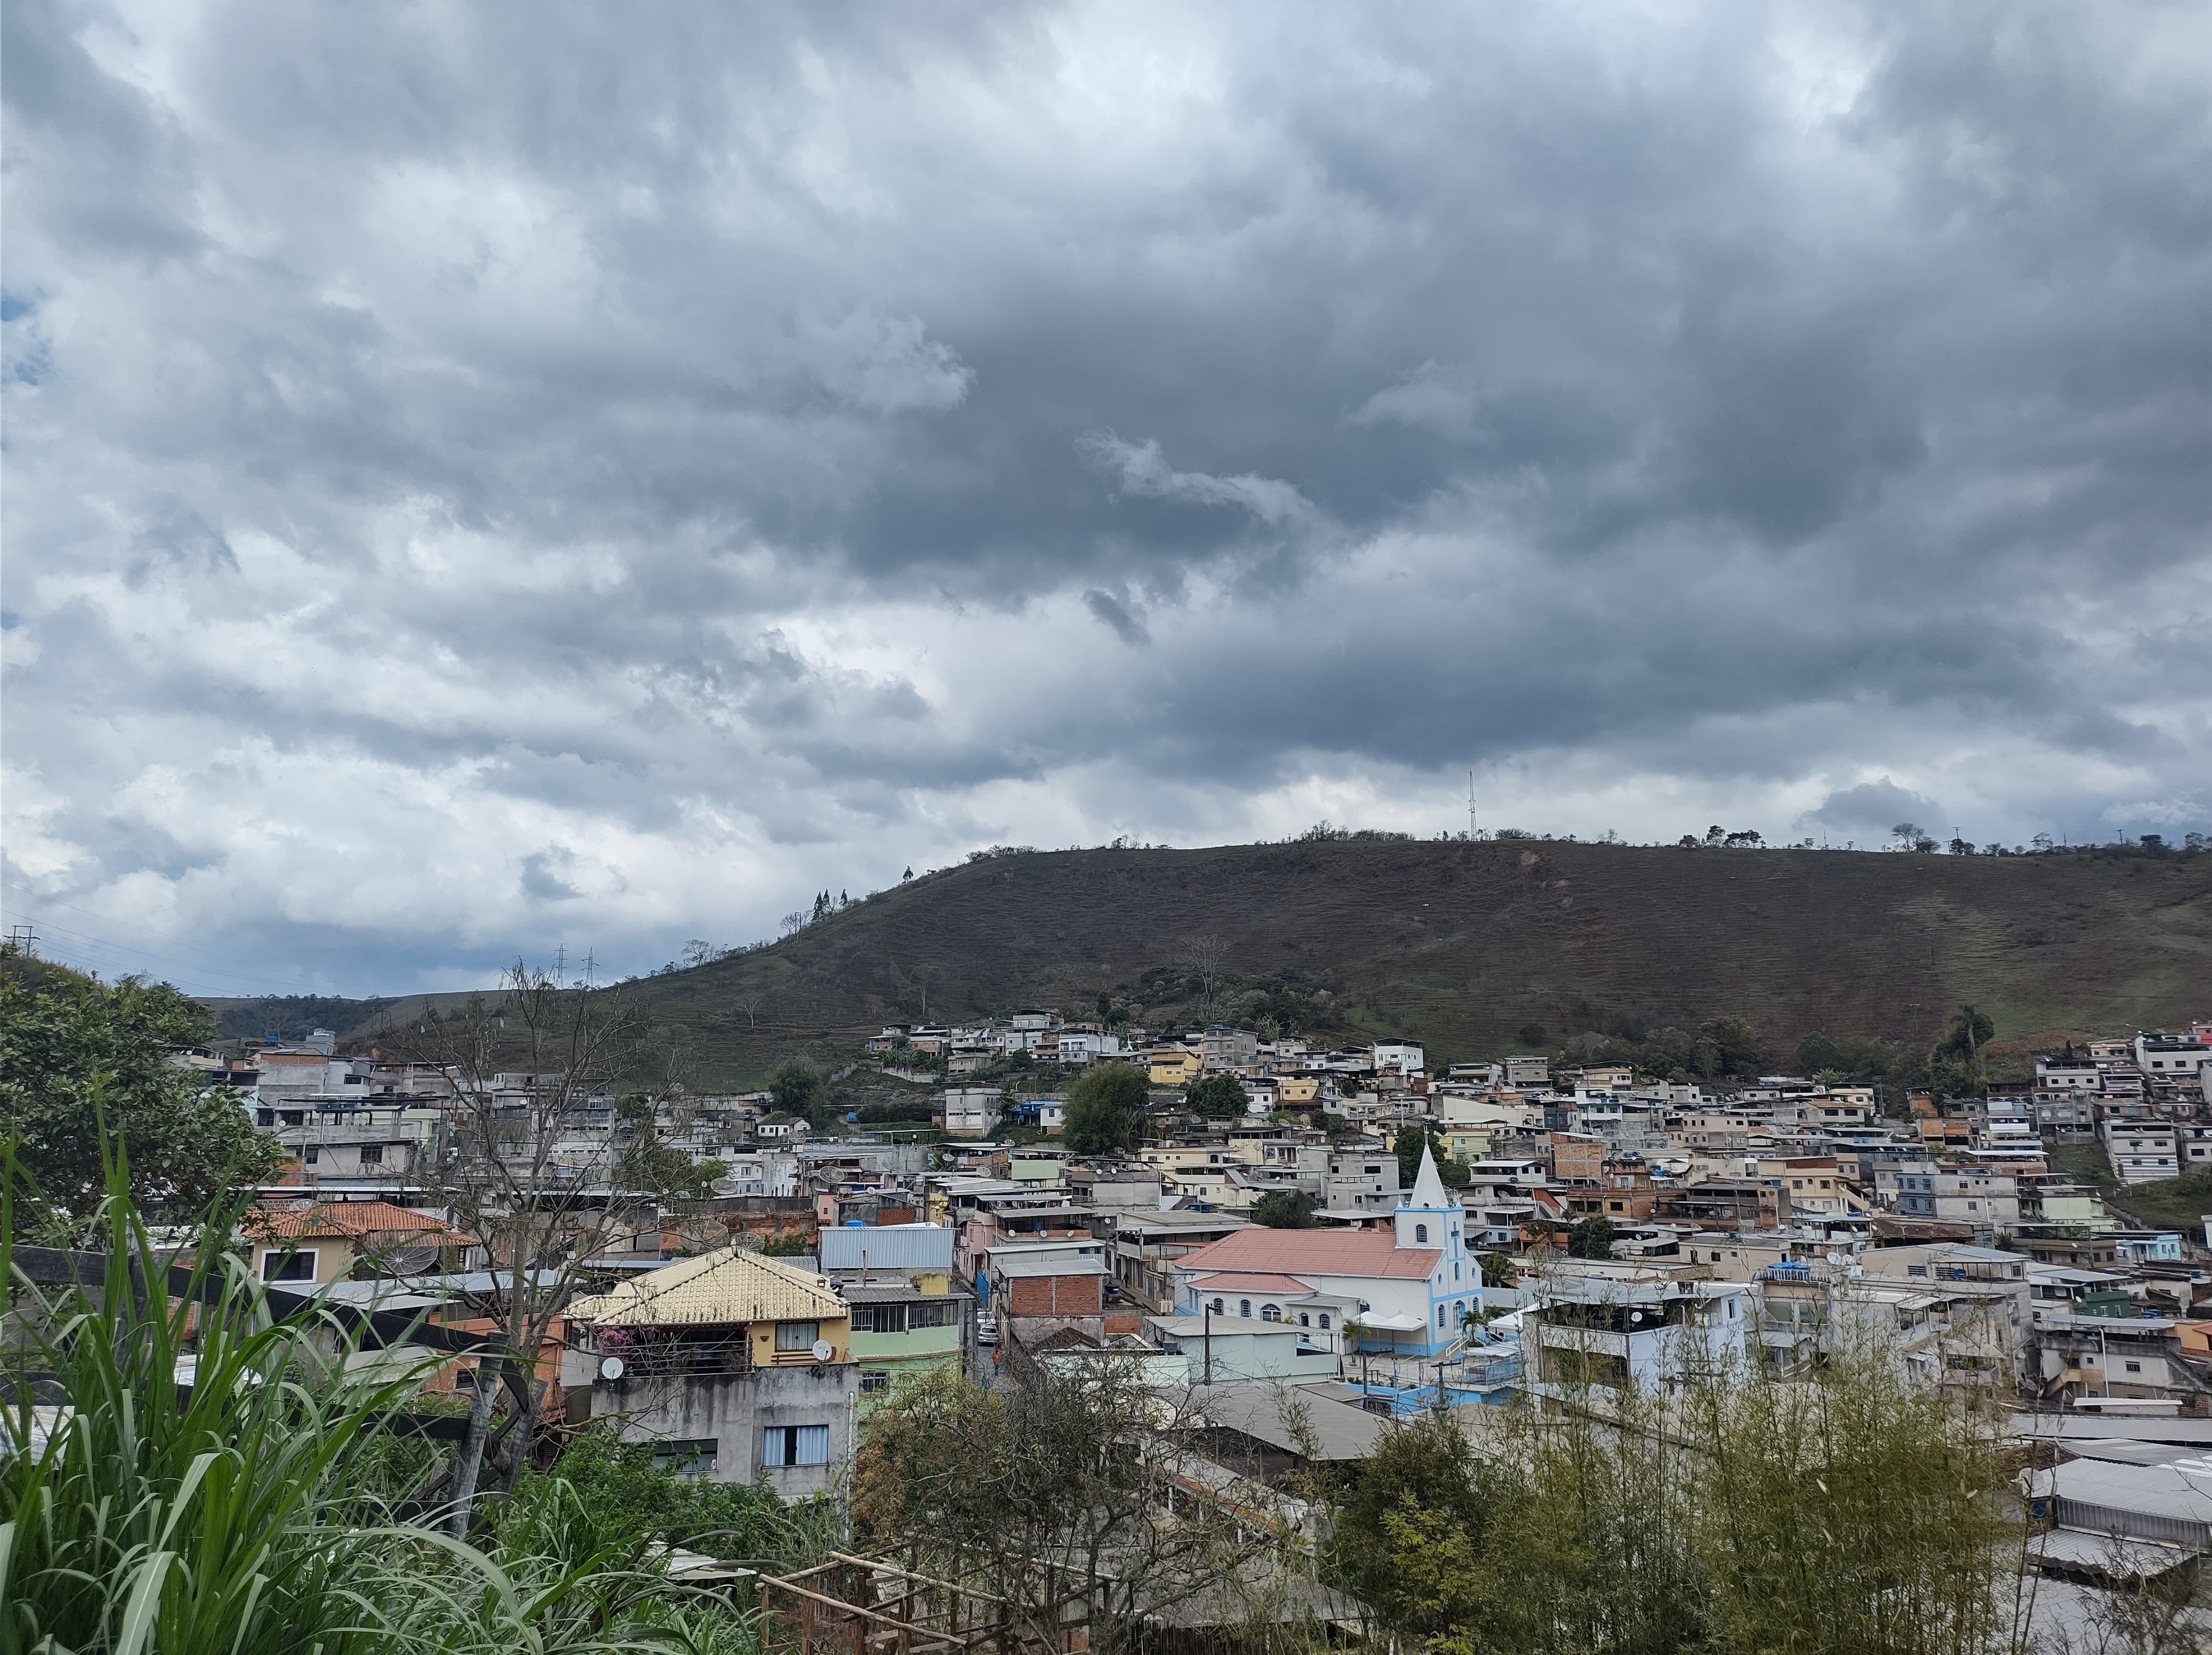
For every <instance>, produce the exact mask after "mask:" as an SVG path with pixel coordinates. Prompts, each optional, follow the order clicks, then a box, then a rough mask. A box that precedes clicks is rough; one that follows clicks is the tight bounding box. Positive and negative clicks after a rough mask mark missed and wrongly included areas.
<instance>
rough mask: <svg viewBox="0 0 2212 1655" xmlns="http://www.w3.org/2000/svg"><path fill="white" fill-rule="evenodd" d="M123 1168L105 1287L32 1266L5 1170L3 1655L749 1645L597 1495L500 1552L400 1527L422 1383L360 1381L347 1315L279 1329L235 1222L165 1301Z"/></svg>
mask: <svg viewBox="0 0 2212 1655" xmlns="http://www.w3.org/2000/svg"><path fill="white" fill-rule="evenodd" d="M110 1162H111V1165H110V1178H109V1195H108V1198H107V1201H106V1204H105V1206H104V1207H103V1208H102V1209H101V1211H100V1214H99V1215H98V1220H97V1222H96V1224H94V1226H91V1227H92V1229H93V1230H94V1233H96V1234H97V1235H98V1236H99V1238H100V1242H101V1244H103V1245H104V1246H105V1248H106V1265H105V1269H104V1274H103V1275H102V1277H101V1279H100V1281H98V1283H97V1284H85V1285H70V1286H64V1287H47V1288H41V1287H39V1286H37V1285H35V1284H33V1282H32V1281H30V1280H29V1279H28V1278H27V1276H26V1275H24V1274H23V1273H22V1272H21V1271H20V1270H18V1269H16V1258H15V1242H14V1239H13V1238H15V1235H17V1234H18V1233H19V1231H20V1228H21V1226H20V1225H19V1223H18V1220H19V1217H22V1216H27V1215H25V1214H21V1212H20V1211H19V1208H20V1206H21V1203H22V1202H24V1201H25V1200H26V1199H27V1198H33V1197H31V1194H30V1192H29V1191H28V1190H27V1185H26V1183H25V1181H24V1180H23V1179H22V1177H21V1174H20V1171H19V1169H18V1167H17V1166H16V1165H15V1161H14V1159H13V1158H12V1156H10V1157H9V1158H8V1160H7V1164H6V1167H5V1172H4V1182H0V1278H4V1279H5V1281H6V1283H7V1287H8V1295H9V1296H8V1305H7V1311H6V1316H5V1321H4V1325H0V1348H4V1351H5V1356H6V1361H7V1372H6V1376H5V1384H6V1396H5V1406H4V1409H3V1410H0V1655H15V1652H18V1651H21V1652H55V1655H66V1652H95V1651H97V1652H113V1655H140V1652H149V1651H177V1652H185V1651H191V1652H198V1651H210V1652H224V1655H256V1652H260V1651H272V1652H273V1651H278V1650H283V1651H295V1650H315V1651H319V1652H322V1655H349V1652H354V1651H371V1650H374V1651H378V1652H411V1651H434V1650H435V1651H446V1650H452V1651H463V1650H485V1651H490V1650H495V1649H496V1650H501V1651H511V1650H518V1649H523V1650H537V1651H552V1650H576V1651H584V1650H599V1649H617V1648H620V1649H690V1650H697V1651H701V1652H734V1651H741V1650H749V1649H750V1648H752V1647H753V1644H754V1640H753V1638H752V1636H751V1628H750V1622H747V1621H746V1620H745V1619H744V1617H743V1616H740V1615H734V1614H731V1613H729V1612H727V1611H726V1610H724V1609H720V1607H719V1606H717V1605H714V1604H713V1603H683V1602H678V1601H675V1600H672V1599H670V1598H667V1597H665V1596H664V1594H665V1591H666V1590H667V1589H666V1587H665V1582H663V1581H662V1580H661V1579H659V1575H658V1574H657V1573H656V1572H655V1571H654V1570H653V1568H652V1567H649V1565H648V1564H647V1560H646V1557H645V1552H646V1542H645V1540H644V1539H643V1538H641V1537H639V1536H632V1535H623V1534H614V1533H609V1532H606V1531H605V1528H604V1527H603V1526H601V1525H595V1524H593V1523H592V1521H591V1520H590V1518H588V1516H587V1514H586V1513H584V1512H582V1511H581V1509H580V1504H581V1503H580V1502H572V1506H573V1507H574V1509H570V1508H568V1507H564V1506H562V1503H561V1502H559V1501H557V1500H551V1501H547V1502H544V1506H543V1508H542V1509H541V1511H540V1512H539V1513H538V1516H537V1520H535V1521H533V1522H532V1523H530V1524H524V1525H518V1527H517V1529H516V1530H515V1532H514V1533H513V1535H511V1536H509V1543H507V1545H504V1546H502V1547H501V1548H500V1549H499V1555H496V1556H495V1555H491V1554H490V1553H488V1552H486V1551H483V1550H479V1549H475V1548H472V1547H470V1546H467V1545H465V1544H462V1543H460V1542H456V1541H453V1540H452V1539H450V1538H448V1537H447V1536H445V1535H444V1534H443V1533H442V1532H441V1531H439V1530H435V1529H433V1528H431V1527H429V1526H428V1525H427V1524H419V1523H410V1522H405V1521H402V1520H399V1519H398V1518H396V1517H394V1516H393V1515H392V1512H391V1510H390V1508H389V1507H388V1506H387V1505H386V1500H385V1499H384V1493H385V1491H384V1490H383V1489H382V1488H380V1486H379V1485H380V1479H379V1478H378V1476H376V1466H377V1463H378V1460H379V1455H378V1454H377V1452H376V1451H375V1445H376V1443H377V1437H378V1433H380V1431H381V1430H382V1429H383V1427H386V1425H387V1424H388V1422H389V1421H390V1419H391V1416H392V1415H394V1414H395V1413H397V1412H399V1411H401V1410H402V1409H404V1407H406V1406H407V1404H408V1403H409V1402H410V1399H411V1398H412V1397H413V1396H414V1395H415V1392H416V1384H417V1379H418V1378H419V1376H408V1377H401V1378H389V1377H380V1379H379V1381H378V1382H375V1383H369V1384H363V1383H359V1382H356V1381H351V1380H349V1378H347V1376H346V1373H345V1365H344V1360H343V1359H344V1356H345V1355H346V1354H348V1353H349V1351H350V1350H351V1349H352V1348H353V1344H352V1341H351V1339H350V1337H349V1336H348V1334H347V1332H346V1330H345V1329H343V1327H341V1326H340V1325H339V1324H338V1323H337V1321H336V1320H335V1319H334V1318H332V1317H329V1316H328V1315H326V1314H323V1313H305V1314H295V1315H289V1316H284V1317H276V1316H272V1315H271V1314H270V1307H269V1304H268V1301H267V1299H266V1297H265V1295H264V1292H263V1290H262V1287H261V1285H260V1284H259V1283H258V1281H254V1280H253V1279H252V1276H251V1275H250V1274H249V1273H248V1272H247V1271H246V1269H245V1267H244V1265H243V1263H242V1262H241V1261H240V1260H239V1259H238V1258H237V1257H235V1256H234V1255H233V1254H232V1253H231V1252H230V1250H229V1249H228V1239H229V1236H230V1233H231V1229H232V1221H233V1220H234V1218H235V1216H236V1214H235V1213H234V1212H230V1211H224V1212H218V1213H216V1214H210V1216H209V1217H208V1219H207V1220H205V1221H204V1223H203V1224H202V1225H201V1226H199V1229H198V1232H197V1237H196V1238H195V1244H194V1246H193V1248H192V1250H191V1252H192V1256H193V1257H194V1259H195V1260H196V1262H195V1263H192V1264H191V1267H190V1276H191V1281H190V1287H189V1289H188V1290H187V1291H185V1292H184V1293H182V1294H181V1295H180V1296H179V1298H178V1299H176V1300H175V1301H174V1302H173V1301H172V1298H171V1296H170V1293H168V1291H167V1267H168V1263H169V1259H168V1258H167V1257H166V1256H163V1255H162V1253H161V1250H159V1249H158V1248H157V1247H156V1245H155V1240H154V1238H153V1236H152V1235H151V1234H150V1233H149V1230H148V1228H147V1226H146V1225H145V1224H144V1222H143V1220H142V1219H141V1217H140V1215H139V1214H138V1213H137V1211H136V1209H135V1208H133V1206H132V1204H131V1201H130V1198H129V1195H128V1186H127V1183H125V1178H124V1173H123V1169H122V1167H121V1165H120V1161H119V1156H117V1155H115V1154H114V1153H112V1151H111V1154H110ZM186 1357H190V1358H191V1359H192V1362H191V1364H189V1365H187V1366H190V1367H191V1374H190V1377H191V1384H189V1386H185V1385H180V1384H179V1383H178V1378H179V1372H180V1359H183V1358H186ZM384 1372H385V1373H386V1374H388V1372H389V1371H388V1370H385V1371H384Z"/></svg>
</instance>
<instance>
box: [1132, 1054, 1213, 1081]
mask: <svg viewBox="0 0 2212 1655" xmlns="http://www.w3.org/2000/svg"><path fill="white" fill-rule="evenodd" d="M1145 1062H1146V1068H1147V1069H1148V1071H1149V1073H1150V1076H1151V1080H1152V1084H1153V1085H1154V1086H1182V1085H1185V1084H1186V1083H1188V1082H1189V1081H1192V1080H1197V1079H1198V1077H1199V1073H1200V1070H1201V1069H1203V1068H1205V1067H1206V1060H1205V1058H1204V1057H1203V1056H1200V1054H1199V1053H1198V1052H1195V1051H1193V1050H1190V1049H1189V1048H1188V1047H1184V1046H1156V1047H1154V1048H1153V1049H1152V1050H1151V1051H1149V1052H1146V1054H1145Z"/></svg>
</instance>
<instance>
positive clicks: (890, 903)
mask: <svg viewBox="0 0 2212 1655" xmlns="http://www.w3.org/2000/svg"><path fill="white" fill-rule="evenodd" d="M1200 939H1214V940H1218V941H1217V946H1218V954H1219V965H1218V971H1219V977H1218V981H1217V982H1216V983H1215V984H1214V993H1213V995H1212V1003H1213V1004H1214V1005H1215V1006H1216V1007H1226V1008H1229V1009H1231V1010H1232V1011H1234V1012H1238V1013H1243V1015H1245V1016H1247V1017H1248V1018H1249V1017H1250V1016H1252V1015H1254V1014H1255V1013H1260V1014H1272V1015H1275V1016H1277V1017H1278V1019H1279V1020H1280V1021H1282V1022H1283V1023H1284V1024H1285V1025H1286V1026H1294V1027H1302V1028H1304V1029H1307V1030H1309V1031H1313V1032H1321V1033H1329V1034H1337V1033H1340V1034H1342V1035H1344V1036H1346V1037H1352V1036H1357V1035H1359V1034H1363V1033H1364V1034H1375V1033H1383V1032H1390V1033H1399V1034H1406V1035H1410V1036H1413V1037H1418V1038H1420V1039H1423V1040H1425V1041H1426V1042H1427V1043H1428V1044H1429V1045H1430V1047H1431V1057H1432V1059H1437V1058H1443V1059H1449V1058H1453V1057H1471V1056H1477V1055H1480V1054H1485V1053H1491V1052H1496V1051H1499V1050H1504V1049H1506V1048H1508V1047H1510V1046H1511V1045H1513V1044H1515V1043H1516V1035H1517V1033H1518V1032H1519V1031H1521V1030H1522V1028H1523V1027H1524V1026H1526V1025H1531V1024H1535V1025H1542V1026H1543V1028H1544V1029H1545V1031H1547V1044H1553V1045H1555V1046H1556V1045H1558V1044H1560V1043H1562V1042H1563V1041H1565V1039H1566V1038H1568V1037H1571V1036H1572V1035H1575V1034H1577V1033H1578V1032H1580V1031H1601V1032H1607V1033H1624V1034H1627V1035H1629V1036H1630V1037H1635V1036H1636V1034H1637V1031H1639V1030H1641V1029H1643V1028H1644V1027H1649V1026H1656V1025H1676V1026H1680V1027H1684V1028H1694V1027H1695V1026H1696V1025H1698V1023H1699V1022H1700V1021H1701V1020H1703V1019H1708V1018H1714V1017H1722V1016H1734V1017H1741V1018H1743V1019H1747V1020H1748V1021H1749V1022H1750V1023H1751V1024H1752V1025H1753V1026H1754V1027H1755V1028H1756V1029H1757V1030H1758V1031H1759V1032H1760V1033H1761V1034H1762V1035H1764V1036H1765V1037H1766V1038H1767V1039H1768V1040H1769V1041H1770V1042H1771V1044H1773V1045H1774V1047H1775V1048H1776V1049H1777V1050H1784V1051H1786V1050H1790V1049H1792V1048H1794V1046H1795V1044H1796V1041H1797V1040H1798V1039H1799V1038H1800V1037H1802V1036H1803V1035H1805V1034H1807V1033H1810V1032H1813V1031H1824V1032H1826V1033H1828V1034H1831V1035H1835V1036H1839V1037H1841V1036H1850V1035H1877V1036H1883V1037H1888V1038H1891V1039H1894V1040H1898V1041H1899V1042H1902V1043H1904V1044H1907V1045H1917V1046H1924V1045H1925V1044H1927V1043H1928V1042H1929V1040H1930V1039H1932V1038H1933V1037H1934V1036H1935V1034H1936V1031H1938V1029H1939V1028H1940V1027H1941V1025H1942V1022H1943V1020H1944V1019H1945V1017H1946V1016H1947V1014H1948V1012H1949V1010H1950V1009H1951V1008H1952V1007H1954V1006H1956V1005H1957V1004H1958V1003H1959V1002H1960V1001H1972V1002H1974V1003H1975V1004H1977V1005H1978V1006H1979V1007H1982V1008H1983V1009H1984V1011H1985V1012H1987V1013H1990V1015H1991V1016H1992V1017H1993V1018H1994V1019H1996V1030H1997V1037H1998V1042H1999V1044H1998V1046H1997V1048H1996V1052H1997V1055H1998V1056H2000V1057H2002V1056H2004V1055H2005V1054H2006V1053H2008V1052H2009V1053H2011V1054H2014V1055H2015V1056H2017V1055H2018V1054H2021V1053H2024V1052H2026V1051H2027V1050H2033V1048H2035V1047H2037V1046H2039V1045H2042V1044H2056V1043H2057V1041H2058V1040H2060V1039H2063V1038H2064V1037H2067V1036H2069V1035H2072V1036H2075V1037H2080V1036H2082V1035H2086V1034H2092V1033H2098V1034H2101V1033H2106V1032H2109V1031H2127V1030H2132V1029H2134V1028H2136V1027H2138V1026H2158V1025H2170V1024H2172V1023H2174V1022H2176V1021H2178V1020H2179V1019H2183V1018H2185V1017H2186V1016H2190V1015H2202V1014H2203V1013H2205V1012H2206V1011H2208V1010H2212V856H2208V855H2195V856H2188V857H2181V856H2168V857H2164V858H2160V857H2149V856H2136V855H2124V854H2116V853H2105V852H2098V853H2075V854H2073V855H2051V856H2027V857H1981V856H1930V855H1894V854H1872V853H1864V852H1858V853H1854V852H1847V851H1790V850H1719V849H1699V850H1686V849H1653V848H1645V847H1638V846H1625V845H1603V844H1576V843H1562V842H1556V841H1535V842H1529V841H1504V842H1490V843H1464V844H1462V843H1436V842H1419V841H1413V842H1401V843H1291V844H1273V845H1231V846H1222V847H1218V848H1215V849H1202V850H1079V851H1054V852H1042V853H1024V854H1018V855H996V856H992V857H988V858H986V859H984V860H981V861H974V862H970V863H969V864H967V865H965V866H963V867H957V868H953V869H950V870H947V871H945V872H942V873H933V874H930V875H927V876H926V877H924V878H921V879H915V880H913V881H911V882H909V883H908V884H905V885H901V886H899V887H897V888H896V889H894V890H891V891H885V892H883V893H882V894H880V895H878V896H877V897H873V898H872V899H870V900H868V901H866V902H865V903H860V904H854V906H852V907H850V908H848V909H847V910H844V911H842V912H841V913H837V914H835V915H833V916H830V917H829V918H827V919H825V920H823V921H821V922H818V923H817V924H815V925H812V926H810V927H809V928H806V929H805V930H803V931H801V932H799V934H797V935H795V936H793V937H790V938H787V939H786V940H784V941H782V942H781V943H778V944H776V945H775V946H773V947H770V948H766V949H761V950H757V951H754V952H747V953H744V954H739V955H735V956H732V957H728V958H724V959H721V960H718V961H715V962H714V963H712V964H706V965H702V966H699V967H697V968H695V969H693V970H685V971H678V972H673V973H670V974H666V975H663V976H659V977H650V978H646V979H642V980H641V981H640V982H638V983H635V985H633V988H634V991H635V992H636V993H637V994H639V995H641V997H642V998H643V999H644V1000H645V1001H646V1002H647V1004H648V1005H649V1006H650V1007H651V1008H652V1009H653V1012H654V1013H655V1014H656V1015H657V1016H658V1017H659V1018H660V1019H662V1020H663V1021H665V1022H666V1023H668V1024H671V1025H677V1026H678V1027H681V1028H682V1029H684V1030H685V1031H687V1032H688V1035H689V1037H690V1044H691V1046H692V1050H693V1056H694V1063H695V1068H696V1072H697V1074H699V1076H700V1078H701V1080H702V1081H708V1082H714V1083H731V1082H736V1081H741V1080H750V1079H753V1078H756V1077H757V1076H758V1075H760V1074H763V1072H764V1071H765V1070H766V1068H768V1067H769V1065H771V1064H772V1063H773V1062H775V1061H777V1060H778V1059H780V1058H781V1057H782V1056H786V1055H787V1054H789V1053H791V1052H793V1051H794V1050H821V1051H824V1052H826V1051H828V1050H837V1049H842V1048H845V1047H848V1046H849V1044H850V1042H851V1040H852V1038H853V1037H855V1036H857V1035H860V1034H863V1033H866V1032H868V1031H872V1030H873V1029H874V1028H875V1027H876V1026H878V1025H880V1024H883V1023H885V1022H889V1021H894V1020H912V1019H919V1018H921V1017H922V1016H923V1015H924V1014H925V1012H926V1013H927V1016H928V1017H930V1018H931V1019H945V1018H957V1017H962V1016H969V1015H983V1014H987V1013H1005V1012H1009V1011H1012V1010H1015V1009H1017V1008H1018V1007H1025V1006H1043V1007H1055V1008H1060V1009H1063V1010H1066V1011H1069V1012H1080V1013H1093V1012H1094V1011H1095V1008H1096V1007H1097V1004H1098V1001H1099V997H1100V996H1101V995H1109V996H1112V997H1114V999H1115V1000H1116V1001H1119V1002H1120V1003H1121V1004H1122V1005H1124V1006H1126V1007H1128V1008H1129V1009H1131V1010H1132V1011H1133V1012H1134V1013H1136V1014H1138V1015H1139V1016H1142V1017H1144V1018H1146V1019H1147V1020H1150V1021H1152V1023H1153V1024H1154V1025H1155V1026H1158V1021H1159V1020H1160V1019H1164V1018H1165V1017H1169V1016H1175V1015H1178V1014H1180V1015H1182V1016H1183V1017H1184V1018H1186V1019H1188V1017H1190V1016H1192V1015H1194V1013H1195V1012H1196V1011H1197V1010H1198V1009H1199V1007H1198V1003H1197V1002H1199V1001H1200V1000H1201V999H1203V998H1204V984H1203V983H1202V982H1201V977H1202V972H1201V971H1200V970H1199V968H1198V967H1196V966H1195V965H1194V964H1193V963H1192V962H1193V958H1194V954H1195V955H1202V954H1203V953H1204V952H1206V948H1205V947H1204V946H1203V945H1202V944H1200V946H1197V947H1195V948H1194V940H1200ZM331 1003H332V1002H329V1001H325V1002H322V1005H323V1007H329V1006H330V1005H331ZM411 1003H412V1002H386V1003H384V1004H383V1005H381V1006H379V1007H376V1008H375V1015H374V1016H367V1017H364V1018H362V1019H357V1020H356V1025H355V1028H354V1030H353V1032H356V1033H358V1032H360V1031H362V1029H363V1028H366V1027H369V1026H374V1024H375V1023H376V1022H378V1021H380V1020H383V1019H387V1018H389V1017H391V1016H392V1015H393V1014H394V1013H395V1012H397V1013H404V1010H405V1007H407V1006H408V1005H409V1004H411ZM363 1009H364V1011H365V1012H366V1011H367V1010H368V1007H364V1008H363Z"/></svg>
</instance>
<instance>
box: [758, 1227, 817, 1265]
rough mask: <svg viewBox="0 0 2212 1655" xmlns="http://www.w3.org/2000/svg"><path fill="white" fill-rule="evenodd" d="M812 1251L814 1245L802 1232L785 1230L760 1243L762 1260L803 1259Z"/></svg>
mask: <svg viewBox="0 0 2212 1655" xmlns="http://www.w3.org/2000/svg"><path fill="white" fill-rule="evenodd" d="M813 1250H814V1243H813V1242H812V1241H811V1240H809V1239H808V1238H807V1234H806V1232H805V1231H804V1230H787V1231H785V1232H783V1233H782V1234H781V1235H775V1236H770V1237H769V1238H768V1239H767V1240H766V1241H763V1243H761V1256H762V1257H763V1258H804V1257H805V1256H807V1255H808V1254H809V1253H811V1252H812V1251H813Z"/></svg>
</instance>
